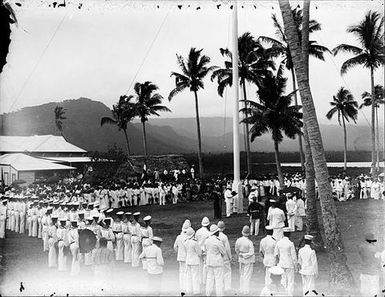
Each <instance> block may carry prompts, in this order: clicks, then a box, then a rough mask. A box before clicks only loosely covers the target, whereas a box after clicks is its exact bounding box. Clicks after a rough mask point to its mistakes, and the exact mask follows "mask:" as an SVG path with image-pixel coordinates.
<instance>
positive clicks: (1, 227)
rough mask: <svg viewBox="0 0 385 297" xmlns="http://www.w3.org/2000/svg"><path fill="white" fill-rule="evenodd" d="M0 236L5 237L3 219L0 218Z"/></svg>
mask: <svg viewBox="0 0 385 297" xmlns="http://www.w3.org/2000/svg"><path fill="white" fill-rule="evenodd" d="M0 238H5V220H0Z"/></svg>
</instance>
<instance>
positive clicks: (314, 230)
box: [303, 125, 324, 250]
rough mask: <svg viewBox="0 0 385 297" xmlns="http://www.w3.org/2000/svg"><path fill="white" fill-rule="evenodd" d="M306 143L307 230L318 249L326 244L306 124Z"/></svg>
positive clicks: (304, 128)
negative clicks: (320, 219) (322, 233)
mask: <svg viewBox="0 0 385 297" xmlns="http://www.w3.org/2000/svg"><path fill="white" fill-rule="evenodd" d="M303 132H304V143H305V174H306V202H307V203H306V206H307V208H306V232H307V233H308V234H310V235H312V236H314V240H313V244H314V248H315V249H316V250H321V249H322V248H323V246H324V242H323V239H322V235H321V232H320V227H319V222H318V211H317V194H316V190H315V172H314V164H313V159H312V155H311V148H310V143H309V136H308V134H307V130H306V125H304V127H303Z"/></svg>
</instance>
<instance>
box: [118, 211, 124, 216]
mask: <svg viewBox="0 0 385 297" xmlns="http://www.w3.org/2000/svg"><path fill="white" fill-rule="evenodd" d="M116 214H117V215H118V216H121V215H122V214H124V211H118V212H117V213H116Z"/></svg>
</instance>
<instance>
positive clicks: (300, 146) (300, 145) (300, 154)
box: [290, 69, 305, 171]
mask: <svg viewBox="0 0 385 297" xmlns="http://www.w3.org/2000/svg"><path fill="white" fill-rule="evenodd" d="M290 72H291V78H292V81H293V91H295V90H296V89H297V83H296V79H295V73H294V69H291V71H290ZM294 103H295V105H298V96H297V92H295V93H294ZM298 146H299V158H300V160H301V168H302V171H305V157H304V154H303V145H302V135H301V134H298Z"/></svg>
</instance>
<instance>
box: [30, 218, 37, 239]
mask: <svg viewBox="0 0 385 297" xmlns="http://www.w3.org/2000/svg"><path fill="white" fill-rule="evenodd" d="M31 229H32V231H31V236H32V237H37V218H32V222H31Z"/></svg>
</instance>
